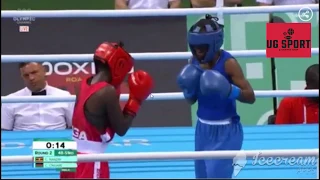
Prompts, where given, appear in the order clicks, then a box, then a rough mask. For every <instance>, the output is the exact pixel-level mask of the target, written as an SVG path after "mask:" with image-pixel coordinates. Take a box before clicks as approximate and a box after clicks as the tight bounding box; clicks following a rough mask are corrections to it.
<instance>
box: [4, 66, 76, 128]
mask: <svg viewBox="0 0 320 180" xmlns="http://www.w3.org/2000/svg"><path fill="white" fill-rule="evenodd" d="M19 69H20V73H21V77H22V79H23V80H24V82H25V84H26V87H25V88H23V89H21V90H19V91H17V92H14V93H12V94H9V95H8V96H9V97H16V96H30V95H32V96H34V95H43V96H45V95H53V96H68V95H70V93H69V92H68V91H64V90H61V89H58V88H55V87H52V86H49V85H48V84H47V82H46V77H45V72H46V71H45V68H44V67H43V66H42V65H41V64H39V63H20V65H19ZM73 106H74V103H23V104H22V103H11V104H2V107H1V129H2V130H13V131H19V130H23V131H30V130H61V129H66V128H70V127H71V120H72V114H73Z"/></svg>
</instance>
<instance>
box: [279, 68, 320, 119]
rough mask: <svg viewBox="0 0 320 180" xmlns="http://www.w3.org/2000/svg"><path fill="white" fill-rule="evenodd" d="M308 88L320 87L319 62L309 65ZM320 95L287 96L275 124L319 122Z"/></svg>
mask: <svg viewBox="0 0 320 180" xmlns="http://www.w3.org/2000/svg"><path fill="white" fill-rule="evenodd" d="M305 80H306V84H307V86H306V88H305V89H319V64H314V65H311V66H310V67H308V69H307V70H306V74H305ZM318 113H319V97H311V98H310V97H309V98H308V97H286V98H283V99H282V101H281V102H280V106H279V108H278V112H277V115H276V122H275V124H313V123H319V114H318Z"/></svg>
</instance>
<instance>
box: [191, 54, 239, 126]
mask: <svg viewBox="0 0 320 180" xmlns="http://www.w3.org/2000/svg"><path fill="white" fill-rule="evenodd" d="M230 58H233V56H232V55H231V54H230V53H228V52H227V51H224V50H222V51H221V55H220V59H219V60H218V62H217V63H216V64H215V65H214V67H213V68H212V69H213V70H216V71H218V72H220V73H221V74H222V75H223V76H224V77H226V79H228V81H229V82H230V83H231V82H232V81H231V78H230V77H229V76H228V75H227V74H226V72H225V68H224V65H225V62H226V61H227V60H228V59H230ZM192 64H194V65H199V62H198V61H197V60H196V59H192ZM197 116H198V117H199V118H200V119H204V120H211V121H218V120H223V119H227V118H232V119H236V120H239V116H238V114H237V110H236V101H235V100H230V99H223V98H221V97H220V96H219V95H214V96H211V97H208V96H203V95H202V94H201V92H199V93H198V111H197Z"/></svg>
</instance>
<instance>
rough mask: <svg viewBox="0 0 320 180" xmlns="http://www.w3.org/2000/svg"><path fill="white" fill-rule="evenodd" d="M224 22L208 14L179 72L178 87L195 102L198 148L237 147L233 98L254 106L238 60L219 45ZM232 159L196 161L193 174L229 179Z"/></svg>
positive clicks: (193, 32) (191, 36)
mask: <svg viewBox="0 0 320 180" xmlns="http://www.w3.org/2000/svg"><path fill="white" fill-rule="evenodd" d="M223 39H224V35H223V25H220V24H218V22H217V18H213V17H212V16H210V15H206V18H205V19H201V20H199V21H198V22H197V23H196V24H194V25H193V26H192V27H191V28H190V30H189V32H188V43H189V47H190V49H191V52H192V55H193V56H192V57H191V59H190V61H189V64H187V65H186V66H185V67H184V68H183V69H182V71H181V72H180V74H179V75H178V80H177V81H178V85H179V87H180V88H181V89H182V91H183V94H184V97H185V99H186V100H187V101H188V102H189V103H190V104H194V103H195V102H196V101H198V110H197V116H198V121H197V126H196V132H195V150H196V151H222V150H240V149H241V147H242V142H243V131H242V125H241V123H240V117H239V115H238V114H237V110H236V100H238V101H240V102H243V103H248V104H253V103H254V102H255V96H254V92H253V89H252V87H251V85H250V83H249V82H248V81H247V80H246V79H245V77H244V75H243V72H242V69H241V67H240V65H239V64H238V62H237V60H236V59H235V58H234V57H233V56H232V55H231V54H230V53H228V52H227V51H225V50H222V49H220V48H221V46H222V44H223ZM232 163H233V158H230V159H206V160H195V174H196V178H232V173H233V164H232Z"/></svg>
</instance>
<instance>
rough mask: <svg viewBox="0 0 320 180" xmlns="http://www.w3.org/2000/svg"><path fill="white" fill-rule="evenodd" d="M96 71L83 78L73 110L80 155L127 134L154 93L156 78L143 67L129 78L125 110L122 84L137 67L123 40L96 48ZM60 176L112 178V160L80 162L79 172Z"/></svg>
mask: <svg viewBox="0 0 320 180" xmlns="http://www.w3.org/2000/svg"><path fill="white" fill-rule="evenodd" d="M94 63H95V67H96V74H95V75H94V76H91V77H89V78H87V79H84V80H82V82H81V85H80V88H79V91H78V93H77V98H76V105H75V109H74V113H73V119H72V126H73V139H74V140H75V141H76V142H77V148H78V153H79V154H98V153H104V152H105V149H106V147H107V146H108V144H109V142H110V141H111V140H112V139H113V136H114V134H115V133H116V134H118V135H119V136H124V135H125V134H126V132H127V131H128V129H129V127H130V126H131V124H132V121H133V119H134V117H135V116H136V114H137V113H138V111H139V108H140V106H141V104H142V102H143V101H144V100H146V99H147V97H148V96H149V95H150V93H151V90H152V87H153V79H152V78H151V76H150V75H149V74H148V73H147V72H145V71H142V70H139V71H136V72H133V73H131V74H130V75H129V77H128V84H129V90H130V95H129V99H128V101H127V103H126V105H125V107H124V109H123V111H122V110H121V107H120V104H119V97H120V94H119V91H118V87H119V86H120V84H121V83H122V81H123V80H124V79H125V77H126V75H127V74H128V73H129V71H130V70H131V69H132V67H133V58H132V57H131V56H130V55H129V53H128V52H126V51H125V50H124V49H123V44H122V43H108V42H105V43H102V44H101V45H100V46H99V47H98V48H97V49H96V51H95V54H94ZM60 178H68V179H69V178H89V179H100V178H109V165H108V162H85V163H78V167H77V169H76V172H75V173H65V172H62V173H61V174H60Z"/></svg>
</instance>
